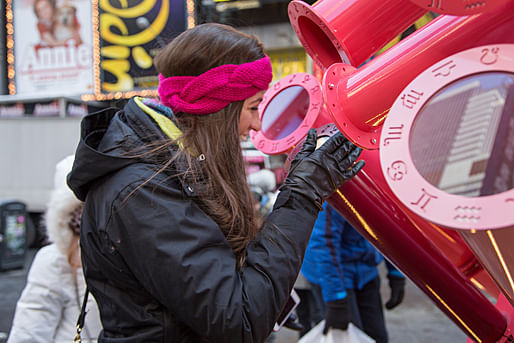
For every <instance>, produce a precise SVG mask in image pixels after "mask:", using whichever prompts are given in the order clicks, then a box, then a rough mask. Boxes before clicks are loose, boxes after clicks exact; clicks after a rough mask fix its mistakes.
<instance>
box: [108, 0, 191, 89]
mask: <svg viewBox="0 0 514 343" xmlns="http://www.w3.org/2000/svg"><path fill="white" fill-rule="evenodd" d="M98 15H99V20H98V22H99V35H100V37H99V41H100V47H101V48H100V50H99V51H100V55H101V56H100V57H101V58H100V61H101V62H100V73H101V75H100V80H101V85H100V92H102V93H113V92H129V91H137V90H147V89H151V88H154V89H156V88H157V85H158V77H157V71H156V70H155V67H154V65H153V58H154V57H155V55H156V54H157V53H158V52H159V51H160V50H161V49H162V48H163V47H164V46H165V45H166V44H167V43H168V42H169V41H170V40H172V39H173V38H174V37H176V36H177V35H178V34H180V33H181V32H183V31H184V30H185V29H186V1H184V0H126V1H113V0H100V1H99V11H98Z"/></svg>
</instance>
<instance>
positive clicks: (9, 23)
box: [5, 0, 16, 95]
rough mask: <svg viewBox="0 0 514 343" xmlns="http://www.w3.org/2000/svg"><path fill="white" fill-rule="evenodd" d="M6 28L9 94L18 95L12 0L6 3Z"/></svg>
mask: <svg viewBox="0 0 514 343" xmlns="http://www.w3.org/2000/svg"><path fill="white" fill-rule="evenodd" d="M5 18H6V24H5V28H6V30H7V37H6V47H7V78H8V79H9V81H8V85H7V88H8V89H9V94H11V95H12V94H16V83H15V82H14V75H15V71H14V26H13V12H12V0H6V1H5Z"/></svg>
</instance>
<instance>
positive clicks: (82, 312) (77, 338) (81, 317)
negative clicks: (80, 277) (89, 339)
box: [73, 286, 89, 342]
mask: <svg viewBox="0 0 514 343" xmlns="http://www.w3.org/2000/svg"><path fill="white" fill-rule="evenodd" d="M88 294H89V289H88V288H87V286H86V291H85V293H84V300H82V307H81V309H80V315H79V318H78V320H77V334H76V335H75V338H74V339H73V342H81V338H80V333H81V331H82V328H83V327H84V322H85V321H86V313H87V312H86V305H87V296H88Z"/></svg>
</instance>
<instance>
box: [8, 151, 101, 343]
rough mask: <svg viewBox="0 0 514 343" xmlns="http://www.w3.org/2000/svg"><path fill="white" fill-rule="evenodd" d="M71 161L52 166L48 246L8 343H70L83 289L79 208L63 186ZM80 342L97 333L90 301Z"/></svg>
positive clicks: (19, 306)
mask: <svg viewBox="0 0 514 343" xmlns="http://www.w3.org/2000/svg"><path fill="white" fill-rule="evenodd" d="M72 164H73V156H68V157H66V158H65V159H63V160H62V161H60V162H59V163H58V164H57V166H56V173H55V178H54V184H55V188H54V190H53V191H52V194H51V196H50V201H49V203H48V209H47V211H46V214H45V223H46V228H47V230H48V235H49V238H50V241H52V243H53V244H50V245H47V246H45V247H44V248H41V250H39V251H38V253H37V254H36V256H35V257H34V261H33V262H32V266H31V267H30V271H29V274H28V278H27V285H26V286H25V289H24V290H23V292H22V294H21V297H20V299H19V300H18V303H17V304H16V312H15V315H14V320H13V325H12V328H11V332H10V334H9V339H8V342H9V343H24V342H26V343H35V342H40V343H44V342H46V343H50V342H51V343H62V342H66V343H68V342H71V341H72V339H73V337H74V336H75V326H76V323H77V317H78V316H79V313H80V308H81V304H82V299H83V296H84V292H85V289H86V286H85V282H84V276H83V274H82V269H81V263H80V249H79V226H80V215H81V213H82V202H80V201H79V200H78V199H77V198H76V197H75V196H74V195H73V193H72V192H71V190H70V189H69V188H68V186H67V185H66V175H67V174H68V173H69V171H70V170H71V166H72ZM87 306H88V312H89V313H88V317H87V322H86V324H85V326H84V330H83V332H82V338H83V339H82V341H83V342H96V338H97V337H98V334H99V333H100V330H101V324H100V317H99V314H98V308H97V306H96V303H95V302H94V299H93V298H92V297H90V298H89V301H88V304H87Z"/></svg>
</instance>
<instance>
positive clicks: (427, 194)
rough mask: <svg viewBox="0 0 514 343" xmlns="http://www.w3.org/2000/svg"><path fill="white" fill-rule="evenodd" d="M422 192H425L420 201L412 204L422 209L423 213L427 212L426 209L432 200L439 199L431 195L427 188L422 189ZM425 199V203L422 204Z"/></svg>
mask: <svg viewBox="0 0 514 343" xmlns="http://www.w3.org/2000/svg"><path fill="white" fill-rule="evenodd" d="M421 192H423V193H422V194H421V196H420V197H419V199H418V200H417V201H416V202H411V205H416V206H419V208H421V209H422V210H423V211H425V207H426V206H427V205H428V203H429V202H430V200H432V199H437V197H436V196H435V195H432V194H429V193H428V192H427V191H426V190H425V188H421ZM423 199H425V201H424V202H423V203H422V200H423Z"/></svg>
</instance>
